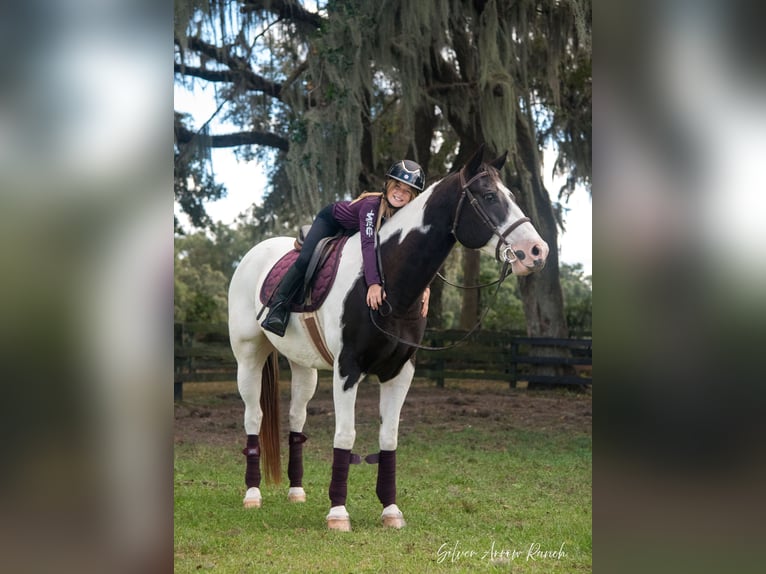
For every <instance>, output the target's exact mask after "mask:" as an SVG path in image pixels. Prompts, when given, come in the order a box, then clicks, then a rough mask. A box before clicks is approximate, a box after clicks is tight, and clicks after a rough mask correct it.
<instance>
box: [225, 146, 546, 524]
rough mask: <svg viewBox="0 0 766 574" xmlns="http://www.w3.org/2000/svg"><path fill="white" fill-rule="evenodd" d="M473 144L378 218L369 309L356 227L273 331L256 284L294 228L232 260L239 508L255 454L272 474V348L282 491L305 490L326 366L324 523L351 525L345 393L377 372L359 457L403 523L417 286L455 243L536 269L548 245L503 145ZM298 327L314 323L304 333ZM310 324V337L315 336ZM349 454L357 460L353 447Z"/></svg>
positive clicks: (248, 499)
mask: <svg viewBox="0 0 766 574" xmlns="http://www.w3.org/2000/svg"><path fill="white" fill-rule="evenodd" d="M482 153H483V147H482V149H480V150H479V151H478V152H477V153H476V154H475V155H474V157H473V158H472V159H471V160H469V162H468V163H467V164H466V165H465V166H464V167H463V168H462V169H461V170H460V171H459V172H456V173H452V174H450V175H448V176H446V177H444V178H443V179H441V180H440V181H438V182H436V183H434V184H432V185H431V186H429V187H428V188H427V189H426V190H425V191H424V192H423V193H421V194H420V195H419V196H418V197H416V198H415V199H414V200H412V201H411V202H410V203H409V204H407V205H406V206H404V207H403V208H402V209H401V210H399V211H398V212H397V213H396V214H395V215H394V216H393V217H391V218H390V220H389V221H387V222H386V223H385V224H384V225H383V226H381V228H380V232H379V238H378V240H379V241H378V245H379V250H380V264H381V267H382V271H383V273H384V275H383V276H384V278H385V292H386V300H385V303H384V305H383V306H382V307H381V309H379V310H378V311H371V310H370V309H369V308H368V307H367V305H366V303H365V293H366V292H367V287H366V285H365V282H364V277H363V275H362V253H361V242H360V241H358V240H357V238H356V236H352V237H351V238H349V240H348V241H346V243H345V244H344V246H343V248H342V252H341V253H340V257H339V260H338V269H337V275H336V277H335V280H334V283H333V284H332V287H331V289H330V291H329V294H328V295H327V297H326V299H325V300H324V303H323V304H322V305H321V307H319V308H318V309H317V310H316V311H315V313H314V317H312V319H313V321H312V322H311V324H310V325H309V323H307V322H306V321H303V320H301V319H302V318H303V316H302V315H300V314H296V313H293V315H292V316H291V318H290V321H289V324H288V326H287V330H286V333H285V336H284V337H277V336H275V335H273V334H272V333H269V332H266V331H264V330H263V329H262V328H261V327H260V325H259V321H258V318H257V316H258V315H259V312H260V311H261V310H262V307H264V303H263V302H262V301H261V300H260V299H259V293H260V290H261V287H262V285H263V283H264V280H265V278H266V277H267V275H268V274H269V272H270V270H271V269H272V267H273V266H274V265H275V263H277V261H278V260H280V259H281V258H282V257H283V256H285V254H286V253H288V252H289V251H290V250H291V249H292V248H293V238H288V237H276V238H271V239H267V240H265V241H263V242H261V243H259V244H257V245H256V246H254V247H253V248H252V249H251V250H250V251H249V252H248V253H247V255H245V257H244V258H243V259H242V262H241V263H240V264H239V266H238V268H237V270H236V272H235V273H234V276H233V278H232V281H231V286H230V289H229V334H230V340H231V345H232V349H233V351H234V356H235V357H236V360H237V365H238V368H237V384H238V387H239V392H240V395H241V396H242V399H243V401H244V403H245V416H244V426H245V432H246V434H247V446H246V447H245V449H244V450H243V453H244V454H245V456H246V465H247V466H246V471H245V483H246V486H247V491H246V494H245V497H244V505H245V507H247V508H253V507H260V506H261V503H262V497H261V491H260V481H261V473H260V458H261V455H263V458H264V472H265V474H266V479H267V480H271V481H273V482H275V483H279V481H280V473H281V470H280V464H279V440H280V437H279V415H278V409H276V407H277V404H278V397H279V394H278V389H277V383H278V370H277V363H276V358H277V355H276V353H277V352H279V353H282V355H284V357H286V359H287V361H288V362H289V365H290V369H291V371H292V381H291V398H290V411H289V424H290V432H289V437H288V444H289V451H290V455H289V463H288V477H289V479H290V488H289V491H288V499H289V500H290V501H294V502H302V501H305V500H306V493H305V491H304V489H303V486H302V478H303V461H302V452H303V451H302V448H303V442H304V441H305V440H306V435H304V434H303V427H304V424H305V422H306V407H307V405H308V402H309V400H310V399H311V398H312V396H313V395H314V392H315V390H316V385H317V369H326V370H332V372H333V403H334V408H335V437H334V442H333V447H334V448H333V462H332V476H331V480H330V488H329V496H330V504H331V507H330V512H329V514H328V515H327V525H328V527H329V528H330V529H335V530H350V528H351V526H350V525H351V523H350V518H349V514H348V512H347V510H346V506H345V505H346V494H347V479H348V472H349V465H350V463H351V462H352V453H351V449H352V447H353V446H354V439H355V436H356V431H355V427H354V425H355V423H354V403H355V401H356V393H357V388H358V385H359V383H361V382H362V380H363V379H364V378H365V377H367V376H368V375H376V376H377V377H378V379H379V381H380V417H381V424H380V433H379V446H380V452H379V453H376V454H375V455H370V456H368V457H367V458H368V462H372V463H377V464H378V478H377V486H376V493H377V495H378V498H379V500H380V502H381V504H382V505H383V512H382V516H381V518H382V522H383V524H384V525H385V526H389V527H394V528H401V527H402V526H404V518H403V515H402V512H401V511H400V510H399V508H398V506H397V505H396V449H397V440H398V429H399V414H400V411H401V409H402V406H403V404H404V400H405V397H406V396H407V392H408V390H409V387H410V383H411V381H412V378H413V375H414V371H415V368H414V366H413V363H412V361H411V360H410V359H411V358H412V356H413V353H414V352H415V350H416V349H415V346H414V345H413V344H417V343H419V342H420V341H421V340H422V338H423V334H424V331H425V326H426V319H425V318H423V317H421V308H422V307H421V306H422V296H423V291H424V290H425V288H426V287H427V286H428V285H429V284H430V283H431V281H432V280H433V279H434V277H435V275H436V273H437V271H438V270H439V268H440V267H441V265H442V264H443V263H444V261H445V259H446V258H447V256H448V255H449V253H450V251H451V250H452V248H453V247H454V245H455V242H456V241H459V242H460V243H461V244H463V245H464V246H466V247H468V248H471V249H479V248H484V249H485V250H488V251H489V252H490V253H491V254H492V255H493V256H495V257H496V258H497V259H498V260H499V261H501V262H507V263H508V265H509V266H510V268H511V270H512V272H513V273H514V274H516V275H527V274H529V273H532V272H534V271H537V270H539V269H541V268H542V267H543V265H544V264H545V259H546V257H547V255H548V245H547V244H546V243H545V241H543V239H542V238H541V237H540V236H539V234H538V233H537V231H536V230H535V229H534V227H533V226H532V224H531V223H530V220H529V218H527V217H525V216H524V214H523V213H522V211H521V209H520V208H519V207H518V205H517V204H516V203H515V200H514V197H513V195H512V193H511V192H510V191H509V190H508V188H506V187H505V185H504V184H503V183H502V181H501V179H500V175H499V170H500V169H501V168H502V166H503V164H504V163H505V159H506V155H507V154H505V155H503V156H501V157H499V158H497V159H496V160H494V161H492V162H489V163H482V160H481V154H482ZM309 326H313V331H314V333H313V335H314V337H313V338H312V333H310V330H311V329H309ZM317 331H318V332H319V334H320V335H321V339H320V343H321V344H317V343H316V342H315V341H316V340H317V339H316V334H317ZM321 347H324V349H322V348H321ZM353 457H355V458H357V459H358V455H353ZM354 462H358V460H355V461H354Z"/></svg>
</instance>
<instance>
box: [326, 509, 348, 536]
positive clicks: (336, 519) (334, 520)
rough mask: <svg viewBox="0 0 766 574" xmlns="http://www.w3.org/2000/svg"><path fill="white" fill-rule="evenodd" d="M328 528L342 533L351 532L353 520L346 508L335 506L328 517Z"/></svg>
mask: <svg viewBox="0 0 766 574" xmlns="http://www.w3.org/2000/svg"><path fill="white" fill-rule="evenodd" d="M327 528H329V529H330V530H338V531H340V532H349V531H351V518H350V517H349V515H348V512H346V507H345V506H333V507H332V508H331V509H330V514H328V515H327Z"/></svg>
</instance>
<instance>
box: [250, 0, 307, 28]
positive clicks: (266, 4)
mask: <svg viewBox="0 0 766 574" xmlns="http://www.w3.org/2000/svg"><path fill="white" fill-rule="evenodd" d="M259 10H263V11H267V12H271V13H272V14H275V15H277V16H279V17H280V18H283V19H285V20H289V21H290V22H296V23H299V24H307V25H308V26H310V27H312V28H314V29H317V30H318V29H319V27H320V26H321V25H322V17H321V16H320V15H319V14H317V13H316V12H309V11H307V10H306V9H305V8H303V6H301V5H300V4H298V3H297V2H295V1H294V0H268V1H264V0H245V2H244V5H243V6H242V7H241V8H240V9H239V11H240V12H241V13H242V14H246V13H248V12H257V11H259Z"/></svg>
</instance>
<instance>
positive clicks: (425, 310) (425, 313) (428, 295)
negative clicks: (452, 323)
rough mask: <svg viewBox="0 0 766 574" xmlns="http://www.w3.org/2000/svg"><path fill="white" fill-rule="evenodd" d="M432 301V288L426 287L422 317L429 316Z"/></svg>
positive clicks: (421, 311)
mask: <svg viewBox="0 0 766 574" xmlns="http://www.w3.org/2000/svg"><path fill="white" fill-rule="evenodd" d="M430 299H431V288H430V287H426V290H425V291H423V308H422V309H421V310H420V316H421V317H426V316H428V301H429V300H430Z"/></svg>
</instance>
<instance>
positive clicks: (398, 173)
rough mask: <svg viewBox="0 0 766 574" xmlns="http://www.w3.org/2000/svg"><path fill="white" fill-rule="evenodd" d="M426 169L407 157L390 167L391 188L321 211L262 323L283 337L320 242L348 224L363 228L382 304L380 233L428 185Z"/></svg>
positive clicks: (371, 292)
mask: <svg viewBox="0 0 766 574" xmlns="http://www.w3.org/2000/svg"><path fill="white" fill-rule="evenodd" d="M425 180H426V178H425V172H424V171H423V169H422V168H421V167H420V166H419V165H418V164H417V163H415V162H414V161H410V160H408V159H404V160H401V161H397V162H396V163H394V164H393V165H392V166H391V167H390V168H389V169H388V171H387V172H386V184H385V191H384V192H382V193H374V192H365V193H363V194H361V195H360V196H359V197H357V198H356V199H354V200H353V201H339V202H337V203H333V204H330V205H328V206H326V207H325V208H324V209H322V210H321V211H320V212H319V214H317V217H316V219H315V220H314V223H312V224H311V229H310V230H309V232H308V234H307V235H306V239H305V240H304V241H303V247H301V252H300V255H298V259H296V260H295V262H294V263H293V264H292V266H291V267H290V269H288V270H287V273H286V274H285V276H284V278H283V279H282V281H281V282H280V284H279V288H278V289H277V291H276V293H275V294H274V296H273V297H272V300H271V303H270V309H269V314H268V315H267V316H266V319H264V321H263V322H262V323H261V326H262V327H263V328H264V329H265V330H267V331H271V332H272V333H274V334H276V335H278V336H280V337H283V336H284V334H285V329H286V328H287V322H288V321H289V318H290V305H291V303H292V301H293V298H295V297H296V296H297V295H298V293H299V292H300V291H301V290H302V287H303V280H304V276H305V274H306V268H307V267H308V264H309V261H310V259H311V254H312V253H313V252H314V248H315V247H316V245H317V243H319V241H320V240H321V239H322V238H324V237H331V236H333V235H335V234H336V233H338V232H340V231H342V230H351V231H359V232H360V233H359V238H360V239H361V241H362V261H363V264H364V265H363V267H364V280H365V282H366V283H367V305H368V306H369V307H370V308H372V309H377V308H378V306H379V305H380V304H381V303H382V302H383V299H385V294H384V293H383V287H382V285H381V279H380V273H379V272H378V264H377V258H376V256H375V236H376V234H377V231H378V229H379V228H380V226H381V225H382V224H383V223H384V222H385V220H386V219H387V218H389V217H391V216H392V215H393V214H394V213H396V212H397V211H398V210H399V209H400V208H402V207H404V206H405V205H406V204H407V203H409V202H410V200H411V199H413V198H414V197H415V196H417V194H418V193H420V192H421V191H423V188H424V186H425ZM428 297H429V290H428V289H426V291H425V293H424V296H423V311H422V313H423V316H424V317H425V315H426V312H427V311H428Z"/></svg>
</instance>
